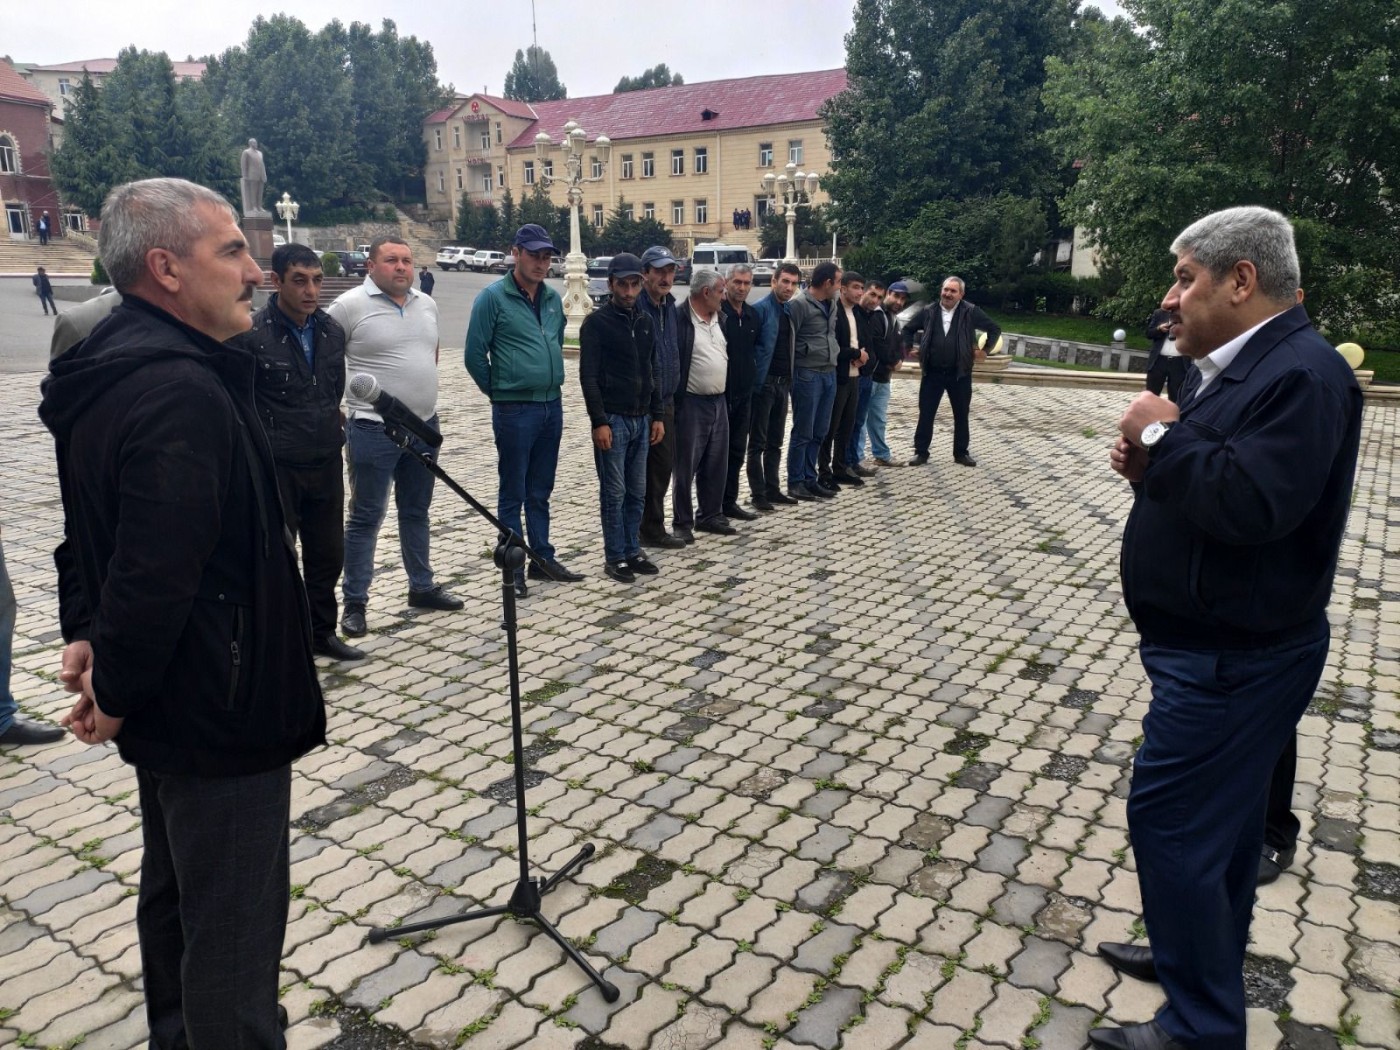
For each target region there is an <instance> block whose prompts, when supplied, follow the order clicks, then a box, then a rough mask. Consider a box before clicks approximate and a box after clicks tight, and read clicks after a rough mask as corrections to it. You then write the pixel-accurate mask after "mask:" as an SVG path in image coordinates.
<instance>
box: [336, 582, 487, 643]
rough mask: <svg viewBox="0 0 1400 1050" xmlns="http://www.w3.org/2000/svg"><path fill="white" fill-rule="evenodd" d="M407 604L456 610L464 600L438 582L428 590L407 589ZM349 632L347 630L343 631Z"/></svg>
mask: <svg viewBox="0 0 1400 1050" xmlns="http://www.w3.org/2000/svg"><path fill="white" fill-rule="evenodd" d="M408 604H409V605H410V606H412V607H413V608H415V609H437V610H439V611H441V612H456V611H457V610H458V609H460V608H462V606H464V605H466V602H464V601H462V599H461V598H454V597H453V596H452V595H450V594H448V593H447V592H446V591H444V590H443V589H442V584H438V585H437V586H436V587H434V588H433V589H432V590H428V591H409V592H408ZM345 633H346V634H349V633H350V632H349V631H346V632H345Z"/></svg>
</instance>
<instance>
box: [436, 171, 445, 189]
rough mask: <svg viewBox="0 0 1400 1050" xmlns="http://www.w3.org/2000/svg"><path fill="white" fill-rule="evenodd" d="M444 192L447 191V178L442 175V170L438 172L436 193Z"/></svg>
mask: <svg viewBox="0 0 1400 1050" xmlns="http://www.w3.org/2000/svg"><path fill="white" fill-rule="evenodd" d="M446 192H447V179H446V178H444V177H443V174H442V172H438V193H446Z"/></svg>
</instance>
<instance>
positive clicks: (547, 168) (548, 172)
mask: <svg viewBox="0 0 1400 1050" xmlns="http://www.w3.org/2000/svg"><path fill="white" fill-rule="evenodd" d="M544 177H545V178H547V179H552V178H554V161H552V160H547V161H545V162H544Z"/></svg>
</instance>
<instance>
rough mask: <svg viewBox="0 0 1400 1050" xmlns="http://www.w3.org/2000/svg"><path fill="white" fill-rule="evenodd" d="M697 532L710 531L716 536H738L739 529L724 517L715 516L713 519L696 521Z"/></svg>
mask: <svg viewBox="0 0 1400 1050" xmlns="http://www.w3.org/2000/svg"><path fill="white" fill-rule="evenodd" d="M695 531H696V532H710V533H713V534H714V535H716V536H737V535H739V530H738V529H736V528H735V527H734V526H733V525H731V524H729V522H727V521H725V520H724V519H723V518H714V519H713V520H711V521H699V522H696V523H695Z"/></svg>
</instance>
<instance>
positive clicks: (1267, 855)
mask: <svg viewBox="0 0 1400 1050" xmlns="http://www.w3.org/2000/svg"><path fill="white" fill-rule="evenodd" d="M1296 848H1297V847H1294V848H1293V849H1286V850H1280V849H1274V848H1273V847H1272V846H1265V847H1264V852H1263V854H1262V855H1261V856H1260V858H1259V880H1258V885H1260V886H1267V885H1268V884H1269V883H1271V882H1277V881H1278V877H1279V876H1280V875H1282V874H1283V873H1284V872H1285V871H1287V870H1288V869H1289V868H1291V867H1292V866H1293V854H1294V852H1295V850H1296Z"/></svg>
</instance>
